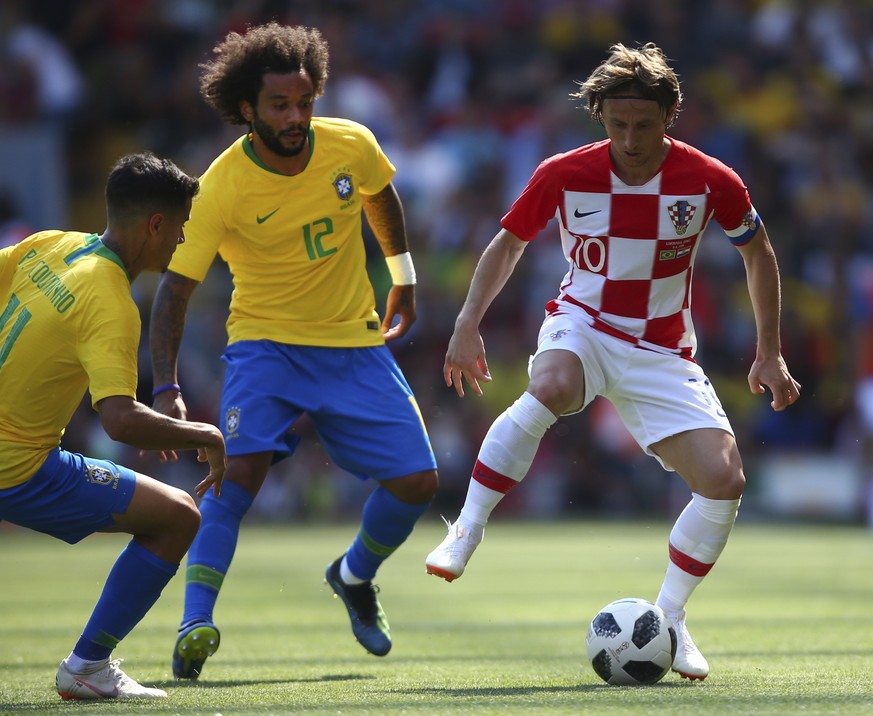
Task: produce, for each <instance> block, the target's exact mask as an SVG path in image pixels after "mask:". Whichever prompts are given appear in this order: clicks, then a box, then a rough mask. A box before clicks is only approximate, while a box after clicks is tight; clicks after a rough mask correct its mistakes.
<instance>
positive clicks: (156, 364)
mask: <svg viewBox="0 0 873 716" xmlns="http://www.w3.org/2000/svg"><path fill="white" fill-rule="evenodd" d="M197 284H198V282H197V281H194V280H193V279H190V278H187V277H185V276H182V275H181V274H178V273H175V272H173V271H167V272H165V273H164V275H163V276H162V277H161V282H160V283H159V284H158V288H157V291H156V292H155V299H154V302H153V304H152V313H151V321H150V325H149V348H150V349H151V355H152V379H153V381H154V385H155V387H158V386H164V385H170V384H174V383H176V384H177V383H178V382H179V381H178V377H177V370H176V365H177V362H178V358H179V346H180V345H181V344H182V333H183V332H184V330H185V314H186V313H187V311H188V302H189V301H190V299H191V294H192V293H193V292H194V289H195V288H196V287H197ZM154 407H155V410H157V411H158V412H160V413H164V414H165V415H169V416H171V417H174V418H181V419H183V420H184V419H185V418H186V417H187V412H188V411H187V409H186V408H185V403H184V401H183V400H182V396H181V393H180V391H175V390H168V391H164V392H162V393H159V394H158V395H156V396H155V401H154Z"/></svg>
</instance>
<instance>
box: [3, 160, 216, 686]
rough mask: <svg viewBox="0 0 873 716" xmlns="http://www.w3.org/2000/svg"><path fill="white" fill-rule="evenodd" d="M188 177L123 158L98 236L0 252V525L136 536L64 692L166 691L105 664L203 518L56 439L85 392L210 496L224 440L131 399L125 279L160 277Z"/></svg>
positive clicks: (124, 434)
mask: <svg viewBox="0 0 873 716" xmlns="http://www.w3.org/2000/svg"><path fill="white" fill-rule="evenodd" d="M197 190H198V181H197V179H195V178H193V177H189V176H188V175H186V174H184V173H183V172H182V171H180V170H179V169H178V167H176V166H175V165H174V164H173V163H172V162H170V161H168V160H165V159H159V158H157V157H155V156H154V155H152V154H148V153H146V154H134V155H128V156H126V157H124V158H122V159H121V160H120V161H119V162H118V163H117V164H116V165H115V167H114V168H113V169H112V171H111V173H110V175H109V179H108V181H107V185H106V206H107V218H108V223H107V228H106V231H104V233H103V235H102V236H97V235H96V234H84V233H79V232H75V231H66V232H65V231H42V232H40V233H37V234H34V235H32V236H29V237H27V238H25V239H24V240H23V241H21V242H20V243H18V244H16V245H14V246H10V247H8V248H5V249H2V250H0V520H6V521H8V522H11V523H13V524H17V525H21V526H23V527H28V528H30V529H33V530H37V531H38V532H44V533H45V534H49V535H52V536H53V537H57V538H58V539H61V540H64V541H65V542H69V543H70V544H74V543H76V542H79V541H80V540H82V539H83V538H85V537H87V536H88V535H90V534H93V533H94V532H127V533H129V534H132V535H133V539H132V540H131V541H130V542H129V543H128V545H127V547H126V548H125V550H124V551H123V552H122V553H121V555H120V556H119V557H118V560H117V561H116V562H115V566H114V567H113V568H112V571H111V572H110V573H109V577H108V578H107V580H106V584H105V586H104V588H103V593H102V594H101V596H100V598H99V600H98V602H97V605H96V607H95V608H94V611H93V613H92V615H91V618H90V620H89V621H88V623H87V624H86V626H85V629H84V631H83V632H82V635H81V638H80V639H79V641H78V642H77V643H76V646H75V648H74V649H73V651H72V653H71V654H70V655H69V656H68V657H67V658H66V659H64V661H63V662H61V665H60V667H59V668H58V672H57V678H56V684H57V690H58V693H59V694H60V695H61V696H62V697H63V698H65V699H102V698H119V699H131V698H163V697H165V696H166V693H165V692H164V691H162V690H161V689H155V688H147V687H144V686H141V685H140V684H138V683H137V682H136V681H134V680H133V679H131V678H129V677H128V676H127V675H126V674H125V673H124V672H123V671H122V670H121V669H120V668H119V661H120V660H115V661H110V655H111V653H112V650H113V649H114V648H115V646H116V645H117V644H118V642H119V641H121V639H123V638H124V637H125V636H126V635H127V634H128V633H129V632H130V631H131V630H132V629H133V628H134V627H135V626H136V625H137V623H139V621H140V620H141V619H142V618H143V616H145V614H146V612H148V610H149V609H150V608H151V606H152V605H153V604H154V603H155V601H156V600H157V598H158V596H160V593H161V591H162V590H163V588H164V586H165V585H166V584H167V583H168V582H169V581H170V578H171V577H172V576H173V575H174V574H175V573H176V570H177V569H178V567H179V563H180V561H181V560H182V556H183V555H184V554H185V552H186V550H187V549H188V547H189V546H190V544H191V541H192V540H193V539H194V535H195V533H196V532H197V528H198V526H199V524H200V519H199V514H198V512H197V507H196V505H195V504H194V500H193V499H192V498H191V496H190V495H188V494H186V493H185V492H183V491H181V490H179V489H177V488H175V487H170V486H168V485H165V484H164V483H162V482H158V481H157V480H155V479H153V478H151V477H147V476H145V475H141V474H139V473H136V472H134V471H133V470H130V469H128V468H126V467H123V466H121V465H116V464H115V463H113V462H110V461H108V460H99V459H95V458H91V457H86V456H84V455H80V454H77V453H71V452H68V451H66V450H63V449H62V448H60V447H59V445H60V440H61V436H62V435H63V432H64V429H65V427H66V426H67V424H68V422H69V421H70V419H71V418H72V416H73V412H74V411H75V410H76V408H77V406H78V405H79V403H80V402H81V400H82V397H83V395H84V394H85V391H86V390H88V391H90V394H91V403H92V405H93V406H94V409H95V410H97V411H98V412H99V414H100V419H101V421H102V424H103V428H104V429H105V430H106V433H107V434H108V435H109V437H111V438H112V439H113V440H118V441H120V442H124V443H128V444H130V445H133V446H134V447H139V448H141V449H145V450H160V451H164V452H163V457H165V458H166V457H169V458H171V459H173V458H175V452H174V451H175V450H181V449H197V450H198V451H199V458H200V460H201V461H208V462H209V468H210V471H209V475H208V476H207V478H206V479H205V480H203V481H202V482H201V483H200V484H199V485H198V486H197V487H196V488H195V491H196V492H197V494H198V495H201V496H202V495H203V494H204V493H206V492H207V491H208V490H209V488H210V487H212V488H213V492H214V493H215V494H217V493H218V491H219V485H220V483H221V480H222V476H223V474H224V469H225V462H226V456H225V449H224V439H223V438H222V435H221V432H220V431H219V430H218V428H216V427H215V426H213V425H208V424H206V423H194V422H190V423H189V422H185V421H182V420H177V419H174V418H171V417H168V416H166V415H162V414H160V413H156V412H154V411H153V410H151V409H150V408H148V407H147V406H145V405H143V404H142V403H139V402H137V401H136V384H137V349H138V346H139V340H140V318H139V311H138V309H137V306H136V304H135V303H134V301H133V298H132V297H131V291H130V284H131V282H132V281H133V280H134V279H135V278H136V277H137V276H138V275H139V274H140V273H141V272H143V271H165V270H166V269H167V265H168V264H169V263H170V257H171V256H172V255H173V252H174V251H175V249H176V247H177V246H178V245H179V244H180V243H181V242H182V241H184V234H183V231H182V225H183V224H184V223H185V221H186V220H187V219H188V215H189V212H190V210H191V200H192V198H193V196H194V195H195V194H196V192H197Z"/></svg>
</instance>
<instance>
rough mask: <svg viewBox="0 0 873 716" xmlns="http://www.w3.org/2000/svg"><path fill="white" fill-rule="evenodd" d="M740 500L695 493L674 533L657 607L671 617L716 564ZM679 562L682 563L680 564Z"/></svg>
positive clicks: (675, 614) (679, 612)
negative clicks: (714, 497)
mask: <svg viewBox="0 0 873 716" xmlns="http://www.w3.org/2000/svg"><path fill="white" fill-rule="evenodd" d="M739 506H740V500H738V499H737V500H710V499H708V498H706V497H703V496H702V495H698V494H696V493H692V495H691V502H689V503H688V505H687V506H686V507H685V509H684V510H683V511H682V514H681V515H679V518H678V519H677V520H676V524H675V525H673V530H672V531H671V532H670V561H669V562H668V563H667V573H666V575H665V577H664V583H663V585H662V586H661V592H660V594H658V599H657V600H656V602H655V603H656V604H657V605H658V606H659V607H661V609H663V610H664V612H665V613H666V614H667V615H668V616H669V617H670V618H673V619H675V618H677V617H678V616H680V615H681V613H682V611H683V610H684V609H685V604H686V603H687V602H688V599H689V598H690V597H691V593H692V592H693V591H694V590H695V588H696V587H697V585H698V584H700V583H701V582H702V581H703V579H704V577H706V575H707V574H708V573H709V570H710V569H711V568H712V566H713V565H714V564H715V561H716V560H717V559H718V557H719V555H720V554H721V552H722V550H723V549H724V547H725V545H726V544H727V540H728V536H729V535H730V533H731V529H732V528H733V526H734V521H735V520H736V518H737V510H738V509H739ZM677 561H678V563H677Z"/></svg>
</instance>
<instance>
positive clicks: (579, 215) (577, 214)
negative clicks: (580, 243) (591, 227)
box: [573, 209, 600, 219]
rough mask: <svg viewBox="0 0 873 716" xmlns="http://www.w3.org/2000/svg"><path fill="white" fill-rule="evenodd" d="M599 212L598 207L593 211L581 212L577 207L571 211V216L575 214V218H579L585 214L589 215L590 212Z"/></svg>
mask: <svg viewBox="0 0 873 716" xmlns="http://www.w3.org/2000/svg"><path fill="white" fill-rule="evenodd" d="M599 213H600V209H595V210H594V211H581V212H580V211H579V209H576V211H574V212H573V216H575V217H576V218H577V219H581V218H583V217H585V216H591V215H592V214H599Z"/></svg>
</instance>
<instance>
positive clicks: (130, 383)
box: [0, 231, 141, 489]
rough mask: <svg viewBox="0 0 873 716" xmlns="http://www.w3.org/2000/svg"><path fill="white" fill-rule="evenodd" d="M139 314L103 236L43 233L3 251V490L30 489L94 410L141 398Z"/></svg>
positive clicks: (0, 268)
mask: <svg viewBox="0 0 873 716" xmlns="http://www.w3.org/2000/svg"><path fill="white" fill-rule="evenodd" d="M140 328H141V326H140V317H139V310H138V309H137V307H136V304H135V303H134V301H133V298H132V297H131V293H130V277H129V275H128V273H127V270H126V269H125V268H124V266H123V264H122V263H121V260H120V259H119V258H118V256H117V255H116V254H115V253H114V252H112V251H110V250H109V249H108V248H106V246H104V245H103V242H102V241H100V239H99V237H98V236H96V235H94V234H91V235H88V234H83V233H79V232H63V231H42V232H40V233H37V234H33V235H32V236H29V237H27V238H26V239H24V240H23V241H22V242H20V243H18V244H15V245H14V246H10V247H7V248H5V249H2V250H0V489H4V488H9V487H13V486H15V485H18V484H21V483H23V482H26V481H27V480H28V479H29V478H30V477H31V476H32V475H33V473H34V472H36V471H37V470H38V469H39V467H40V466H41V465H42V463H43V461H44V460H45V457H46V455H48V453H49V451H50V450H53V449H55V448H56V447H57V446H58V445H59V444H60V440H61V436H62V435H63V433H64V429H65V428H66V426H67V424H68V423H69V422H70V418H71V417H72V416H73V413H74V412H75V410H76V408H77V407H78V405H79V403H80V402H81V400H82V396H83V395H84V394H85V391H86V390H89V389H90V391H91V402H92V405H96V404H97V403H98V402H99V401H100V400H102V399H103V398H106V397H109V396H112V395H124V396H128V397H131V398H136V384H137V349H138V347H139V341H140Z"/></svg>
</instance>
